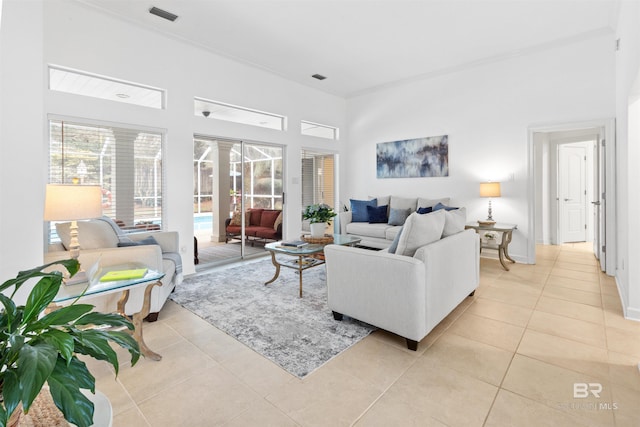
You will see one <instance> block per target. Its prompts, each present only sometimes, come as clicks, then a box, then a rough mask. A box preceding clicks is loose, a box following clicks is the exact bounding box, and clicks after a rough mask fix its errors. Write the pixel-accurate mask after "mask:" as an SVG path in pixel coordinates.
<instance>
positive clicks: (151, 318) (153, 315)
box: [144, 311, 159, 322]
mask: <svg viewBox="0 0 640 427" xmlns="http://www.w3.org/2000/svg"><path fill="white" fill-rule="evenodd" d="M158 314H159V313H158V312H157V311H156V312H155V313H149V315H148V316H147V317H145V318H144V320H146V321H147V322H155V321H156V320H158Z"/></svg>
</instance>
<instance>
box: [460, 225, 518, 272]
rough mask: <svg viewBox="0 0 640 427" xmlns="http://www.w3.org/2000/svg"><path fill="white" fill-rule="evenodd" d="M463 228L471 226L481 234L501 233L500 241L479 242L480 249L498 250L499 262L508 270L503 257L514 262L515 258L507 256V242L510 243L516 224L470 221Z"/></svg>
mask: <svg viewBox="0 0 640 427" xmlns="http://www.w3.org/2000/svg"><path fill="white" fill-rule="evenodd" d="M464 228H465V229H469V228H472V229H474V230H476V233H478V235H480V236H482V235H483V234H484V233H486V232H488V231H495V232H498V233H501V234H502V239H500V243H497V242H496V243H490V244H487V243H484V244H483V243H482V241H481V242H480V250H482V249H496V250H497V251H498V257H499V258H500V264H502V268H504V269H505V270H507V271H509V267H507V264H506V263H505V258H506V259H507V260H509V261H511V262H512V263H514V264H515V262H516V261H515V260H514V259H513V258H511V257H510V256H509V243H511V238H512V237H513V230H515V229H516V228H518V226H517V225H516V224H500V223H495V224H493V225H479V224H478V223H477V222H472V223H469V224H467V225H465V226H464Z"/></svg>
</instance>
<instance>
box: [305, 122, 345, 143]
mask: <svg viewBox="0 0 640 427" xmlns="http://www.w3.org/2000/svg"><path fill="white" fill-rule="evenodd" d="M300 132H301V133H302V134H303V135H309V136H317V137H318V138H326V139H338V128H336V127H333V126H328V125H321V124H320V123H313V122H307V121H305V120H302V121H301V122H300Z"/></svg>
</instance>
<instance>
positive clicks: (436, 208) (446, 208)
mask: <svg viewBox="0 0 640 427" xmlns="http://www.w3.org/2000/svg"><path fill="white" fill-rule="evenodd" d="M440 209H444V210H445V211H453V210H456V209H458V208H454V207H452V206H446V205H443V204H442V203H440V202H438V204H437V205H435V206H434V207H433V210H434V212H435V211H439V210H440Z"/></svg>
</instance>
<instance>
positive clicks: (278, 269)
mask: <svg viewBox="0 0 640 427" xmlns="http://www.w3.org/2000/svg"><path fill="white" fill-rule="evenodd" d="M269 253H270V254H271V263H272V264H273V265H274V266H275V267H276V273H275V274H274V275H273V277H272V278H271V280H269V281H268V282H264V284H265V285H268V284H269V283H272V282H274V281H275V280H276V279H277V278H278V276H280V263H279V262H278V261H276V253H275V252H273V251H269Z"/></svg>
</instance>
